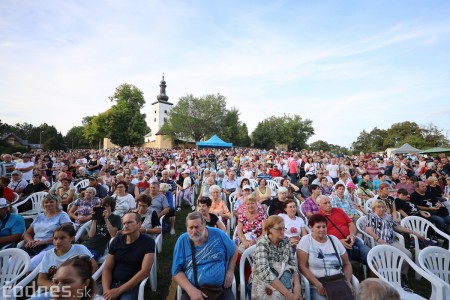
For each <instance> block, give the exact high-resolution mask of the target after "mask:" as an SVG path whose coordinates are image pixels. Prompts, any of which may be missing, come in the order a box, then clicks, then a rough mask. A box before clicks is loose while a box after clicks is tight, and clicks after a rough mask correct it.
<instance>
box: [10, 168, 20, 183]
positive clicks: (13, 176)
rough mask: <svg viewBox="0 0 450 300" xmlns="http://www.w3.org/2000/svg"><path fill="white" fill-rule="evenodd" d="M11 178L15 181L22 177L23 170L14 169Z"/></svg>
mask: <svg viewBox="0 0 450 300" xmlns="http://www.w3.org/2000/svg"><path fill="white" fill-rule="evenodd" d="M11 178H12V180H13V181H18V180H19V179H20V178H22V172H20V171H18V170H14V171H12V173H11Z"/></svg>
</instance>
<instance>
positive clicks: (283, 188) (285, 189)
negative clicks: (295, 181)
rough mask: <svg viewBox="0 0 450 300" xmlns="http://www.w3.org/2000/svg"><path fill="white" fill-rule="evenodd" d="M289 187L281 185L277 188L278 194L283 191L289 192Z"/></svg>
mask: <svg viewBox="0 0 450 300" xmlns="http://www.w3.org/2000/svg"><path fill="white" fill-rule="evenodd" d="M287 191H288V189H287V188H285V187H284V186H282V187H279V188H278V190H277V195H279V194H281V193H287Z"/></svg>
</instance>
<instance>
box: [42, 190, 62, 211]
mask: <svg viewBox="0 0 450 300" xmlns="http://www.w3.org/2000/svg"><path fill="white" fill-rule="evenodd" d="M46 200H50V201H56V210H57V211H62V209H63V208H62V205H61V199H60V198H59V197H58V196H57V195H55V194H47V195H45V196H44V198H42V201H41V209H42V210H43V211H45V210H46V209H45V206H44V202H45V201H46Z"/></svg>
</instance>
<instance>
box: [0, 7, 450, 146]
mask: <svg viewBox="0 0 450 300" xmlns="http://www.w3.org/2000/svg"><path fill="white" fill-rule="evenodd" d="M449 15H450V2H449V1H206V0H203V1H200V0H198V1H20V0H19V1H8V0H7V1H1V2H0V103H1V115H0V119H1V120H2V122H5V123H8V124H15V123H18V122H19V123H22V122H28V123H31V124H33V125H35V126H38V125H39V124H42V123H44V122H45V123H48V124H51V125H54V126H55V127H56V128H57V129H58V130H60V131H62V132H63V134H65V133H66V132H67V131H68V130H69V129H70V128H71V127H73V126H79V125H81V119H82V118H83V117H84V116H87V115H95V114H98V113H100V112H103V111H105V110H107V109H108V108H109V107H110V105H111V102H110V101H109V99H108V96H111V95H112V94H113V93H114V90H115V88H116V87H117V86H119V85H120V84H122V83H131V84H134V85H136V86H137V87H138V88H139V89H141V90H142V91H143V92H144V96H145V99H146V102H147V105H146V107H145V111H144V112H145V113H146V114H147V120H150V108H149V107H150V103H152V102H153V101H154V100H155V99H156V95H157V94H158V93H159V86H158V85H159V81H160V80H161V74H162V73H163V72H164V73H165V78H166V81H167V85H168V86H167V93H168V95H169V97H170V99H169V100H170V101H171V102H172V103H176V102H177V100H178V99H179V98H180V97H181V96H184V95H186V94H191V93H192V94H194V95H196V96H201V95H205V94H209V93H220V94H222V95H224V96H226V97H227V103H228V107H232V106H234V107H237V108H238V109H239V111H240V112H241V119H242V120H243V121H244V122H246V123H247V125H248V127H249V130H250V131H252V130H253V129H254V128H255V127H256V125H257V123H258V122H259V121H262V120H263V119H265V118H267V117H270V116H272V115H276V116H282V115H283V114H285V113H290V114H299V115H300V116H301V117H302V118H309V119H311V120H312V121H313V126H314V128H315V133H316V134H315V135H314V136H313V137H312V138H310V139H309V141H308V142H309V143H310V142H313V141H316V140H319V139H321V140H325V141H327V142H329V143H332V144H338V145H341V146H347V147H348V146H350V144H351V143H352V142H353V141H354V140H356V138H357V137H358V135H359V133H360V132H361V131H362V130H363V129H366V130H368V131H370V130H371V129H373V128H374V127H375V126H377V127H378V128H383V129H387V128H389V127H390V126H391V125H392V124H393V123H397V122H403V121H414V122H417V123H418V124H428V123H430V122H433V123H434V124H435V125H437V126H438V127H439V128H441V129H443V130H444V133H447V132H448V131H449V129H450V118H449V117H450V108H449V103H450V97H449V96H450V84H449V83H450V18H449V17H448V16H449Z"/></svg>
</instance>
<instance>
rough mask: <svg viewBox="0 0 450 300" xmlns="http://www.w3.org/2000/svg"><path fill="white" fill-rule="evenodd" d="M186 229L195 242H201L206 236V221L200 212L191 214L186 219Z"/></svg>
mask: <svg viewBox="0 0 450 300" xmlns="http://www.w3.org/2000/svg"><path fill="white" fill-rule="evenodd" d="M186 228H187V233H188V235H189V238H190V239H191V240H192V241H193V242H194V243H196V242H201V241H203V239H204V238H205V236H206V221H205V219H204V218H203V216H202V214H201V213H200V212H198V211H194V212H191V213H189V214H188V215H187V217H186Z"/></svg>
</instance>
